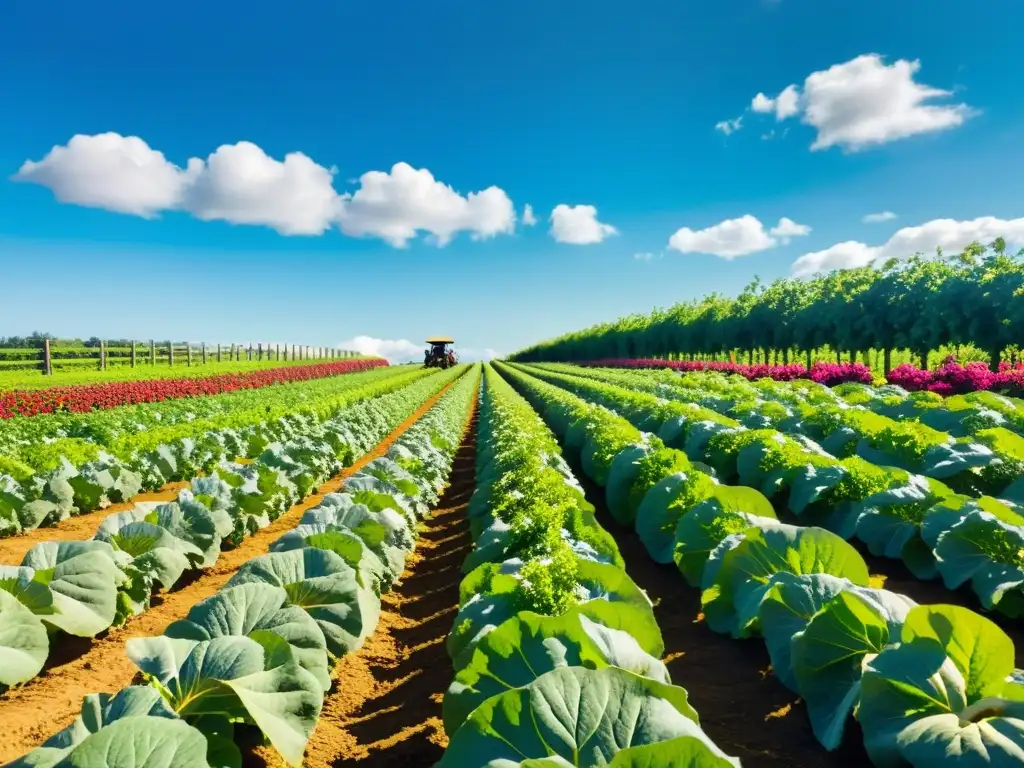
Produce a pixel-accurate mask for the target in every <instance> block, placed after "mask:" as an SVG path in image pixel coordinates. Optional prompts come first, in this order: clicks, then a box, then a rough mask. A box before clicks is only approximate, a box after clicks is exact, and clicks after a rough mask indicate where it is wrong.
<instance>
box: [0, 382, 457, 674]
mask: <svg viewBox="0 0 1024 768" xmlns="http://www.w3.org/2000/svg"><path fill="white" fill-rule="evenodd" d="M456 373H457V371H452V372H450V373H445V374H444V375H443V376H438V377H432V378H428V379H423V380H420V381H418V382H417V383H415V384H412V385H410V386H408V387H406V388H404V389H402V390H399V391H397V392H392V393H390V394H384V395H381V396H380V397H378V398H374V399H369V400H366V401H363V402H360V403H358V404H356V405H353V406H352V407H350V408H348V409H346V410H344V411H342V412H341V413H340V414H339V415H338V416H336V417H335V418H333V419H331V420H329V421H327V422H325V423H323V424H322V425H319V426H318V427H316V428H315V429H311V430H310V431H309V432H307V433H304V434H302V435H298V436H293V437H292V438H291V439H289V440H287V441H285V442H283V443H275V444H272V445H270V446H268V448H267V449H266V450H265V451H264V452H263V453H262V454H261V455H260V456H259V457H257V458H256V459H255V460H254V461H253V462H252V463H249V464H237V463H233V462H228V461H224V462H221V463H220V464H219V465H218V466H217V467H216V469H214V470H213V471H212V472H211V473H210V474H209V475H207V476H205V477H202V478H196V479H195V480H193V481H192V485H191V488H190V489H188V490H184V491H182V492H181V493H180V494H179V497H178V499H177V501H175V502H172V503H168V504H161V503H156V502H149V503H142V504H137V505H135V506H134V507H133V508H131V509H129V510H126V511H124V512H118V513H115V514H112V515H109V516H108V517H107V518H106V519H105V520H104V521H103V522H102V523H101V524H100V526H99V528H98V530H97V532H96V534H95V536H94V537H93V538H92V539H90V540H87V541H61V542H41V543H39V544H37V545H35V546H34V547H33V548H32V549H31V550H29V551H28V553H26V555H25V557H24V559H23V560H22V563H21V565H20V566H11V565H0V625H2V626H5V627H7V628H8V630H9V633H8V634H5V635H4V636H3V637H2V639H0V648H2V649H3V653H0V684H2V685H4V686H10V685H16V684H19V683H24V682H26V681H28V680H30V679H32V678H33V677H35V676H36V675H37V674H39V672H40V670H41V669H42V667H43V666H44V664H45V663H46V659H47V658H48V656H49V654H50V650H51V644H52V643H54V642H61V641H60V639H59V638H60V635H59V634H56V633H57V632H62V633H64V634H66V635H74V636H78V637H94V636H96V635H97V634H99V633H100V632H103V631H104V630H107V629H109V628H110V627H112V626H118V625H121V624H123V623H124V622H125V621H127V620H128V619H129V618H130V617H131V616H133V615H137V614H139V613H142V612H143V611H145V610H147V609H148V607H149V604H150V599H151V597H152V594H153V592H154V590H156V589H160V590H163V591H168V590H170V589H172V588H173V587H174V586H175V584H177V583H178V581H179V580H180V579H181V577H182V576H183V575H184V573H185V572H186V571H190V570H197V569H206V568H209V567H211V566H213V565H214V564H215V563H216V562H217V560H218V557H219V555H220V552H221V550H222V549H223V548H230V547H233V546H236V545H237V544H239V543H240V542H241V541H242V540H243V539H244V538H245V537H247V536H249V535H251V534H253V533H255V532H256V531H258V530H260V529H262V528H264V527H266V526H267V525H269V524H270V523H271V522H272V521H274V520H276V519H277V518H278V517H279V516H280V515H281V514H282V513H283V512H285V511H286V510H287V509H289V508H290V507H291V506H292V505H293V504H295V503H296V502H298V501H299V500H300V499H302V498H304V497H305V496H307V495H309V494H310V493H311V492H312V491H313V490H314V488H316V487H317V486H319V485H320V484H322V483H323V482H324V481H325V480H327V479H328V478H329V477H331V476H332V475H334V474H336V473H337V472H338V471H339V470H340V469H341V468H342V466H344V465H347V464H350V463H351V462H352V460H353V458H354V457H355V456H359V455H362V454H363V453H365V452H366V451H368V450H369V449H370V448H371V447H372V446H373V445H375V444H376V443H377V442H379V441H380V440H381V439H382V438H383V437H385V436H386V435H387V434H388V433H389V432H390V431H391V430H392V429H393V428H394V427H395V426H397V425H398V424H399V423H400V422H401V421H402V420H403V419H404V418H406V417H407V416H408V415H409V414H410V413H411V412H412V411H414V410H415V409H416V408H417V407H418V406H419V404H420V403H422V402H424V401H425V400H426V399H427V398H428V397H430V396H431V395H432V394H433V393H434V392H436V391H438V389H440V388H441V387H442V386H444V385H445V384H446V383H447V382H448V381H450V380H451V379H452V377H453V376H454V375H456Z"/></svg>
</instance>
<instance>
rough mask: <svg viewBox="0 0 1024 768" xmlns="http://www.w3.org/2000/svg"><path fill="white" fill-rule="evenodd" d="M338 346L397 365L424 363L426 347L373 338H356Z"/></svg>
mask: <svg viewBox="0 0 1024 768" xmlns="http://www.w3.org/2000/svg"><path fill="white" fill-rule="evenodd" d="M338 346H339V347H340V348H341V349H348V350H352V351H353V352H358V353H359V354H361V355H372V356H374V357H383V358H384V359H385V360H387V361H388V362H389V363H392V364H395V365H399V364H401V363H411V362H422V361H423V350H424V348H425V346H420V345H419V344H413V343H412V342H411V341H409V340H408V339H377V338H374V337H373V336H356V337H355V338H353V339H348V340H347V341H343V342H341V343H340V344H339V345H338Z"/></svg>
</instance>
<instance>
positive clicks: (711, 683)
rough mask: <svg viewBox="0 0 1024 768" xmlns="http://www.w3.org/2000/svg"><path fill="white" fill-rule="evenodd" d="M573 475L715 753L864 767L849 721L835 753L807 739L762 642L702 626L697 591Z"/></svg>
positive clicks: (794, 702) (809, 766) (763, 767)
mask: <svg viewBox="0 0 1024 768" xmlns="http://www.w3.org/2000/svg"><path fill="white" fill-rule="evenodd" d="M573 471H574V472H575V473H576V477H577V478H578V479H579V480H580V482H581V483H582V484H583V487H584V489H585V490H586V493H587V499H588V500H589V501H590V503H591V504H593V505H594V506H595V507H596V508H597V519H598V522H599V523H600V524H601V525H603V526H604V527H605V528H606V529H607V530H608V531H610V532H612V533H613V534H614V536H615V539H616V541H617V542H618V545H619V551H620V552H621V553H622V557H623V559H624V560H625V561H626V571H627V572H628V573H629V575H630V576H631V577H632V578H633V580H634V581H635V582H636V583H637V584H638V585H639V586H640V587H641V588H642V589H643V590H645V591H646V592H647V595H648V597H650V599H651V601H652V602H653V603H654V616H655V618H656V619H657V621H658V626H659V627H661V633H662V636H663V637H664V640H665V658H664V661H665V664H666V665H667V666H668V670H669V673H670V674H671V675H672V682H673V683H674V684H675V685H678V686H681V687H683V688H685V689H686V690H687V692H688V693H689V698H690V703H691V704H692V705H693V707H694V709H696V710H697V713H698V715H699V716H700V724H701V727H702V728H703V729H704V731H705V733H707V735H708V736H709V737H710V738H711V740H712V741H714V742H715V744H717V745H718V746H719V748H721V749H722V750H723V751H724V752H725V753H726V754H728V755H732V756H733V757H738V758H740V760H741V761H742V763H743V765H744V766H745V768H782V767H783V766H786V767H787V768H792V766H800V768H833V767H834V768H847V767H848V766H859V765H870V762H869V761H868V758H867V754H866V753H865V751H864V748H863V743H862V740H861V734H860V730H859V728H858V727H857V726H856V724H855V723H852V722H851V723H850V724H848V725H847V734H846V739H845V741H844V743H843V744H842V745H841V746H840V748H839V749H838V750H837V751H835V752H826V751H825V748H824V747H823V746H821V744H820V743H818V740H817V739H815V738H814V733H813V732H812V731H811V724H810V721H809V720H808V719H807V712H806V709H805V708H804V706H803V702H802V701H801V699H800V697H798V696H797V695H796V694H795V693H793V692H792V691H790V690H789V689H788V688H786V687H785V686H783V685H782V683H781V682H779V680H778V678H776V677H775V676H774V675H773V674H772V672H771V659H770V657H769V656H768V650H767V649H766V648H765V644H764V641H762V640H760V639H750V640H734V639H733V638H731V637H729V636H727V635H719V634H716V633H715V632H712V631H711V630H710V629H709V628H708V626H707V625H706V624H704V622H703V620H702V615H701V612H700V590H699V589H694V588H692V587H690V586H689V585H688V584H687V583H686V581H684V580H683V577H682V575H681V574H680V573H679V571H678V570H677V569H676V568H675V566H672V565H659V564H658V563H655V562H654V561H653V560H651V558H650V555H648V554H647V550H646V548H645V547H644V545H643V542H641V541H640V538H639V537H638V536H637V535H636V533H635V532H634V531H632V530H628V529H626V528H623V527H620V526H619V525H618V524H617V523H616V522H615V520H614V519H613V518H612V517H611V515H610V514H609V513H608V510H607V508H606V506H605V503H604V498H605V496H604V491H603V490H602V489H599V488H598V487H597V486H596V485H595V484H594V483H592V482H590V481H589V480H588V479H587V478H586V477H585V476H584V475H583V474H582V472H580V471H578V466H573Z"/></svg>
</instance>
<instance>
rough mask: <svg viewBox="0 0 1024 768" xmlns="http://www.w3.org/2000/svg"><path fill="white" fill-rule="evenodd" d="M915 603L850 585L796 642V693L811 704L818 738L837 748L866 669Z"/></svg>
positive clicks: (810, 713)
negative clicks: (869, 661) (867, 661)
mask: <svg viewBox="0 0 1024 768" xmlns="http://www.w3.org/2000/svg"><path fill="white" fill-rule="evenodd" d="M914 605H915V603H914V602H913V601H912V600H910V598H907V597H904V596H903V595H898V594H895V593H893V592H889V591H887V590H884V589H865V588H863V587H855V586H851V587H849V588H848V589H846V590H844V591H842V592H840V593H839V594H837V595H836V596H835V597H834V598H833V599H832V600H830V601H829V602H828V603H827V604H826V605H825V606H823V607H822V609H821V610H819V611H818V612H817V613H816V614H815V615H814V616H813V617H812V618H811V620H810V621H809V622H808V624H807V626H806V628H804V629H803V630H802V631H800V632H797V633H796V634H795V635H794V636H793V639H792V663H793V672H794V674H795V678H796V683H797V686H796V689H797V690H798V691H799V693H800V695H801V696H802V697H803V699H804V701H806V702H807V712H808V714H809V715H810V718H811V727H812V728H813V729H814V735H815V736H817V737H818V741H820V742H821V743H822V745H824V747H825V748H826V749H830V750H831V749H836V748H837V747H838V746H839V744H840V743H841V742H842V740H843V729H844V727H845V725H846V721H847V719H848V718H849V716H850V714H851V713H852V712H853V710H854V708H855V707H856V705H857V702H858V701H859V698H860V680H861V667H862V665H863V663H864V661H865V659H867V658H869V657H873V656H874V655H875V654H878V653H880V652H881V651H882V649H883V648H884V647H885V646H886V645H887V644H888V643H889V639H890V637H897V636H898V635H899V630H900V627H901V626H902V624H903V620H904V619H905V618H906V615H907V612H908V611H909V610H910V609H911V608H913V607H914Z"/></svg>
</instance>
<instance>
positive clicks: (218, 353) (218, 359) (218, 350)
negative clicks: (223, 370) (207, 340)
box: [217, 344, 220, 363]
mask: <svg viewBox="0 0 1024 768" xmlns="http://www.w3.org/2000/svg"><path fill="white" fill-rule="evenodd" d="M217 362H218V363H219V362H220V344H217Z"/></svg>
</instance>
